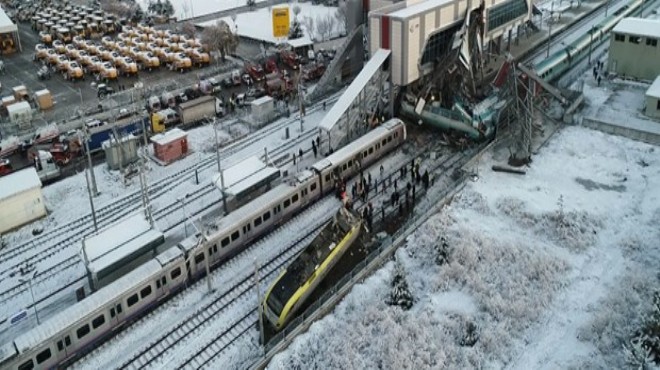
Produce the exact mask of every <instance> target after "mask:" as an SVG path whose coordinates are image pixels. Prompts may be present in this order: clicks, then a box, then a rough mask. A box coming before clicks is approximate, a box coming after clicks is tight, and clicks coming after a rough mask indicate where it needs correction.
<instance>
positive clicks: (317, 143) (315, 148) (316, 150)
mask: <svg viewBox="0 0 660 370" xmlns="http://www.w3.org/2000/svg"><path fill="white" fill-rule="evenodd" d="M320 149H321V136H317V137H316V140H312V152H313V153H314V158H316V157H317V156H318V154H319V150H320ZM304 154H305V152H304V151H303V150H302V149H298V155H297V156H296V152H293V164H294V165H295V164H296V161H297V160H302V158H303V155H304Z"/></svg>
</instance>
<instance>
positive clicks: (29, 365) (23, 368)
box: [18, 360, 34, 370]
mask: <svg viewBox="0 0 660 370" xmlns="http://www.w3.org/2000/svg"><path fill="white" fill-rule="evenodd" d="M32 369H34V362H32V360H27V361H25V362H24V363H22V364H21V365H20V366H19V367H18V370H32Z"/></svg>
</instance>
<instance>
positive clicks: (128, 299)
mask: <svg viewBox="0 0 660 370" xmlns="http://www.w3.org/2000/svg"><path fill="white" fill-rule="evenodd" d="M405 140H406V127H405V124H404V123H403V122H402V121H401V120H399V119H392V120H390V121H388V122H386V123H384V124H383V125H382V126H380V127H378V128H376V129H374V130H372V131H370V132H369V133H367V134H366V135H364V136H362V137H361V138H359V139H357V140H356V141H354V142H353V143H351V144H349V145H347V146H346V147H344V148H342V149H340V150H338V151H337V152H335V153H334V154H332V155H330V156H328V157H326V158H324V159H322V160H321V161H319V162H318V163H316V164H315V165H314V166H312V170H311V171H309V170H308V171H303V172H302V173H300V174H299V175H298V176H297V177H296V179H295V180H294V181H292V182H291V183H285V184H281V185H279V186H278V187H276V188H274V189H272V190H270V191H269V192H267V193H265V194H263V195H262V196H260V197H258V198H256V199H254V200H253V201H251V202H250V203H248V204H246V205H245V206H243V207H242V208H240V209H239V210H236V211H234V212H232V213H230V214H229V215H227V216H226V217H224V218H221V219H218V220H217V221H216V223H215V225H212V226H211V227H210V228H209V229H208V231H206V232H205V233H204V234H196V235H193V236H191V237H189V238H186V239H184V240H183V241H181V242H180V243H179V244H178V245H177V246H174V247H172V248H170V249H168V250H167V251H165V252H163V253H162V254H160V255H158V256H157V257H156V258H154V259H152V260H150V261H149V262H147V263H145V264H143V265H141V266H140V267H137V268H136V269H135V270H133V271H131V272H130V273H128V274H127V275H125V276H124V277H122V278H119V279H118V280H116V281H115V282H113V283H111V284H110V285H107V286H105V287H103V288H101V289H99V290H98V291H97V292H96V293H94V294H92V295H91V296H89V297H88V298H86V299H85V300H83V301H81V302H78V303H76V304H74V305H72V306H70V307H68V308H66V309H64V310H62V311H61V312H59V313H58V314H56V315H54V316H52V317H50V318H49V319H47V320H45V321H44V322H42V323H41V325H39V326H37V327H35V328H33V329H31V330H29V331H27V332H25V333H23V334H21V335H19V336H17V337H16V338H15V339H14V340H13V341H12V342H10V343H7V344H5V345H4V346H3V347H0V368H2V369H12V370H14V369H21V370H22V369H49V368H54V367H59V366H66V365H68V364H70V363H71V362H72V361H73V360H75V359H76V358H78V357H79V356H81V355H83V354H85V353H87V352H89V351H90V350H91V349H93V348H94V347H95V346H96V345H97V344H98V343H100V342H101V341H103V340H105V339H107V338H108V337H111V336H112V335H113V333H114V332H115V331H117V330H119V329H121V328H122V327H123V326H125V325H127V324H129V323H131V322H132V321H133V320H135V319H136V318H137V317H139V316H140V315H141V314H144V313H145V312H147V311H148V310H150V309H151V308H152V307H154V306H156V305H157V304H158V303H159V302H160V301H162V300H164V299H167V298H169V297H170V296H171V295H173V294H174V293H176V292H177V291H179V290H181V289H182V288H183V287H184V286H185V284H187V283H188V282H189V281H193V280H195V279H197V278H199V277H201V276H202V275H203V274H204V273H205V270H206V262H205V261H206V259H207V258H208V259H209V260H208V262H209V265H211V266H214V265H218V264H220V263H221V262H223V261H225V260H226V259H227V258H229V257H230V256H232V255H235V254H236V253H238V252H240V251H241V250H243V249H244V248H246V247H247V246H248V245H250V243H251V242H252V241H254V240H256V239H257V238H259V237H261V236H263V235H264V234H265V233H267V232H268V231H269V230H271V229H272V228H274V227H276V226H277V225H279V224H281V223H282V222H285V221H286V220H288V219H289V218H290V217H291V216H293V215H294V214H295V213H296V212H298V211H300V210H301V209H303V208H304V207H305V206H307V205H308V204H310V203H311V202H313V201H316V200H318V199H319V198H321V197H322V196H324V195H325V194H328V193H329V192H331V191H332V190H333V189H334V186H335V181H337V180H338V179H347V178H349V177H351V176H353V175H355V174H356V173H358V172H359V170H360V168H366V167H367V166H369V165H370V164H372V163H373V162H374V161H376V160H377V159H379V158H381V157H382V156H383V155H385V154H387V153H389V152H390V151H392V150H393V149H395V148H397V147H398V146H399V145H401V144H402V143H403V142H404V141H405Z"/></svg>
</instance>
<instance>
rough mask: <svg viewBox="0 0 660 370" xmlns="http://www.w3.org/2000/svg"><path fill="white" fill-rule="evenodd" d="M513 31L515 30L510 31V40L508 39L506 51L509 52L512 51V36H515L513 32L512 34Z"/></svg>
mask: <svg viewBox="0 0 660 370" xmlns="http://www.w3.org/2000/svg"><path fill="white" fill-rule="evenodd" d="M511 31H513V28H510V29H509V38H508V40H507V43H506V51H508V52H510V51H511V35H512V34H513V32H511Z"/></svg>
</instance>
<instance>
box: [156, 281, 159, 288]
mask: <svg viewBox="0 0 660 370" xmlns="http://www.w3.org/2000/svg"><path fill="white" fill-rule="evenodd" d="M156 289H160V280H156Z"/></svg>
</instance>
